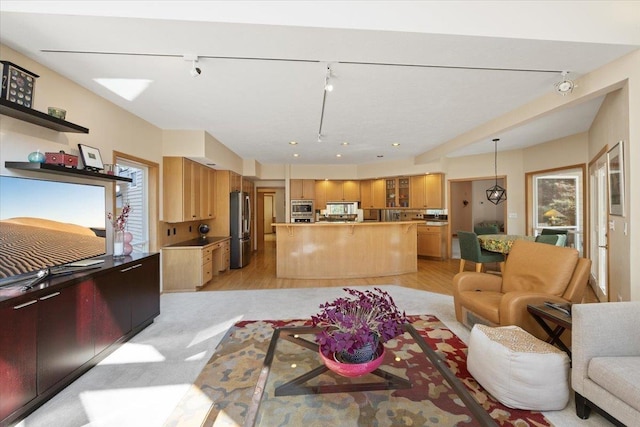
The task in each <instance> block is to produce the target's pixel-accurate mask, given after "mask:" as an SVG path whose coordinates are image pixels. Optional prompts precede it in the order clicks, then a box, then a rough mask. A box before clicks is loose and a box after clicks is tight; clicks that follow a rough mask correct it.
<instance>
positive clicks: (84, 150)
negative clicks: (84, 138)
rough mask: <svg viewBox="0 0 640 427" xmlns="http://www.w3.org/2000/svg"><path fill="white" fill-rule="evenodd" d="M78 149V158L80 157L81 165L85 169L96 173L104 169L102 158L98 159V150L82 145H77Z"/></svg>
mask: <svg viewBox="0 0 640 427" xmlns="http://www.w3.org/2000/svg"><path fill="white" fill-rule="evenodd" d="M78 148H79V149H80V157H82V163H83V164H84V168H85V169H88V170H92V171H96V172H99V171H101V170H102V169H104V165H103V164H102V157H100V150H98V149H97V148H93V147H89V146H88V145H84V144H78Z"/></svg>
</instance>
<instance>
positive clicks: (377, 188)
mask: <svg viewBox="0 0 640 427" xmlns="http://www.w3.org/2000/svg"><path fill="white" fill-rule="evenodd" d="M384 199H385V180H384V179H365V180H362V181H360V207H361V208H362V209H380V208H384Z"/></svg>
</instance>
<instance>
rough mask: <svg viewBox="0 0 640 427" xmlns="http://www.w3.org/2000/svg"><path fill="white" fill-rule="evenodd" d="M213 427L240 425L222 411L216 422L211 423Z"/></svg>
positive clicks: (238, 426) (236, 426)
mask: <svg viewBox="0 0 640 427" xmlns="http://www.w3.org/2000/svg"><path fill="white" fill-rule="evenodd" d="M213 427H240V424H238V423H237V422H235V421H234V420H233V419H232V418H231V417H230V416H229V415H227V414H226V412H224V411H220V412H219V413H218V416H217V417H216V420H215V421H214V422H213Z"/></svg>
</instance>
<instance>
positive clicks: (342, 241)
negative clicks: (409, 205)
mask: <svg viewBox="0 0 640 427" xmlns="http://www.w3.org/2000/svg"><path fill="white" fill-rule="evenodd" d="M273 225H274V226H275V227H276V256H277V271H276V274H277V277H278V278H287V279H338V278H355V277H375V276H392V275H396V274H403V273H414V272H416V271H417V270H418V261H417V244H416V227H417V224H416V222H415V221H396V222H347V223H339V222H317V223H291V224H289V223H286V224H283V223H279V224H273Z"/></svg>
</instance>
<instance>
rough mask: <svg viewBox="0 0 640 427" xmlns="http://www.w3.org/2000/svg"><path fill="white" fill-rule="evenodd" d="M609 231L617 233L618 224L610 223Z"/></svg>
mask: <svg viewBox="0 0 640 427" xmlns="http://www.w3.org/2000/svg"><path fill="white" fill-rule="evenodd" d="M609 230H611V231H616V222H615V221H609Z"/></svg>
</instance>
